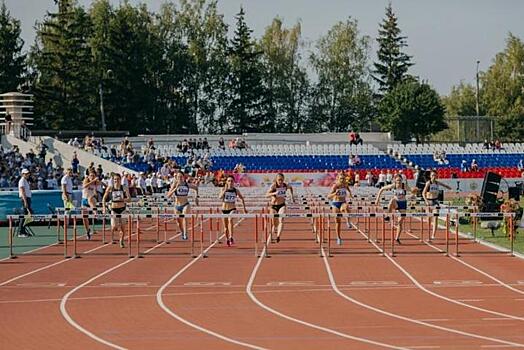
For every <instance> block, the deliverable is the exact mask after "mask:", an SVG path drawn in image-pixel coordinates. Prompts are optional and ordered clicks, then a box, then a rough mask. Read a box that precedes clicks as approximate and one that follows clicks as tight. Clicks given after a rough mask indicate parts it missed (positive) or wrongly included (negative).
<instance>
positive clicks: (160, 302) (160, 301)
mask: <svg viewBox="0 0 524 350" xmlns="http://www.w3.org/2000/svg"><path fill="white" fill-rule="evenodd" d="M242 221H243V219H240V220H239V221H238V222H237V223H236V224H235V226H237V225H238V224H240V222H242ZM222 237H224V234H223V235H222V236H220V239H222ZM216 243H217V242H216V241H215V242H213V243H212V244H211V245H210V246H209V247H207V248H206V249H205V250H204V253H207V252H208V251H209V250H210V249H211V248H213V247H214V246H215V245H216ZM201 257H202V254H200V255H198V257H197V258H196V259H193V260H192V261H190V262H189V263H188V264H187V265H185V266H184V267H182V268H181V269H180V270H178V272H177V273H176V274H175V275H173V276H172V277H171V278H170V279H169V280H168V281H167V282H166V283H165V284H164V285H163V286H162V287H160V288H159V289H158V291H157V293H156V301H157V303H158V305H159V306H160V307H161V308H162V309H163V310H164V311H165V312H166V313H167V314H169V315H170V316H172V317H173V318H175V319H177V320H178V321H180V322H182V323H184V324H186V325H188V326H189V327H192V328H195V329H197V330H199V331H201V332H203V333H206V334H209V335H212V336H214V337H216V338H218V339H222V340H224V341H226V342H230V343H233V344H237V345H241V346H245V347H247V348H250V349H256V350H267V349H266V348H263V347H260V346H257V345H253V344H249V343H244V342H241V341H238V340H235V339H232V338H229V337H226V336H225V335H222V334H219V333H216V332H214V331H212V330H209V329H207V328H204V327H201V326H199V325H197V324H194V323H192V322H190V321H188V320H186V319H185V318H182V317H181V316H179V315H177V314H176V313H174V312H173V311H172V310H171V309H170V308H169V307H167V306H166V304H165V303H164V300H163V296H162V293H163V292H164V290H165V289H166V288H167V286H168V285H170V284H171V283H173V282H174V281H175V280H176V279H177V278H178V277H179V276H180V275H182V274H183V273H184V272H185V271H186V270H188V269H189V268H190V267H191V266H193V264H195V263H196V262H197V261H198V260H199V259H200V258H201Z"/></svg>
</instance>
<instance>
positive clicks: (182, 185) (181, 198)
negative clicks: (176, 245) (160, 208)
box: [167, 171, 198, 240]
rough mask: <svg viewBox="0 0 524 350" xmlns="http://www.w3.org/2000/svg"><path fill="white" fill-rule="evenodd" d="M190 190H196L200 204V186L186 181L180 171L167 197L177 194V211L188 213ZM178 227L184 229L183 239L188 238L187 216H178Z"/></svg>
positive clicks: (196, 198) (196, 199) (196, 201)
mask: <svg viewBox="0 0 524 350" xmlns="http://www.w3.org/2000/svg"><path fill="white" fill-rule="evenodd" d="M189 190H194V191H195V192H196V197H195V204H196V205H198V186H196V185H193V184H190V183H188V182H187V181H186V179H185V175H184V173H183V172H181V171H179V172H178V173H177V174H176V177H175V178H173V181H172V183H171V188H170V189H169V192H167V197H168V198H170V197H171V196H172V195H173V194H174V195H175V213H176V214H188V213H189V209H190V207H189V206H190V204H189V200H188V196H189ZM177 223H178V227H179V228H180V230H181V231H182V239H183V240H187V221H186V219H185V218H177Z"/></svg>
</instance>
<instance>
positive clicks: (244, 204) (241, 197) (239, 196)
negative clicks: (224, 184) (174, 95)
mask: <svg viewBox="0 0 524 350" xmlns="http://www.w3.org/2000/svg"><path fill="white" fill-rule="evenodd" d="M236 191H237V196H238V198H240V201H241V202H242V206H243V207H244V214H247V209H246V202H245V201H244V196H242V193H240V191H239V190H236Z"/></svg>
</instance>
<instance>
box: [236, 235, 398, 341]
mask: <svg viewBox="0 0 524 350" xmlns="http://www.w3.org/2000/svg"><path fill="white" fill-rule="evenodd" d="M270 239H271V238H268V242H269V240H270ZM265 251H266V247H264V249H263V250H262V254H260V257H259V258H258V261H257V263H256V265H255V267H254V268H253V271H252V272H251V276H250V277H249V281H248V283H247V286H246V293H247V294H248V295H249V297H250V298H251V300H253V302H254V303H255V304H257V305H258V306H260V307H261V308H263V309H265V310H267V311H269V312H271V313H272V314H275V315H277V316H280V317H282V318H284V319H286V320H289V321H293V322H296V323H299V324H301V325H304V326H308V327H311V328H314V329H318V330H320V331H323V332H327V333H331V334H334V335H337V336H339V337H342V338H346V339H351V340H355V341H359V342H362V343H366V344H371V345H376V346H381V347H384V348H388V349H404V350H407V349H408V348H404V347H400V346H395V345H390V344H385V343H381V342H377V341H373V340H371V339H366V338H360V337H356V336H353V335H349V334H346V333H341V332H338V331H335V330H333V329H330V328H326V327H322V326H319V325H316V324H313V323H309V322H306V321H303V320H300V319H297V318H294V317H291V316H289V315H286V314H283V313H281V312H280V311H277V310H275V309H273V308H271V307H269V306H267V305H266V304H263V303H262V302H261V301H260V300H258V299H257V297H256V296H255V295H254V294H253V291H252V286H253V283H254V281H255V278H256V275H257V272H258V269H259V268H260V265H262V260H263V259H264V255H265Z"/></svg>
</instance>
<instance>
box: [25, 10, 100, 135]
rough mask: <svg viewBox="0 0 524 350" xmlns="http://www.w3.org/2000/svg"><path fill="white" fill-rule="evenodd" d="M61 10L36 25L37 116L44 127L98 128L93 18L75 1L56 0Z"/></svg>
mask: <svg viewBox="0 0 524 350" xmlns="http://www.w3.org/2000/svg"><path fill="white" fill-rule="evenodd" d="M56 3H57V5H58V11H57V12H55V13H48V15H47V17H46V19H45V20H44V22H43V23H41V24H39V25H37V38H36V43H35V46H33V48H32V52H31V62H32V64H33V69H35V71H36V73H37V74H36V77H35V78H36V81H35V84H34V85H35V111H36V113H35V115H36V118H35V120H36V122H37V124H38V125H40V126H41V127H47V128H50V127H51V128H57V129H60V128H66V129H97V128H98V124H97V121H96V120H97V114H96V107H95V106H96V103H95V102H96V97H95V95H96V85H95V84H94V83H93V77H92V69H91V63H92V59H91V51H90V48H89V46H88V44H87V41H88V38H89V36H90V35H91V28H92V26H91V21H90V19H89V16H88V15H87V14H86V13H85V11H84V10H83V9H82V8H81V7H78V6H77V5H76V1H74V0H56Z"/></svg>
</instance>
